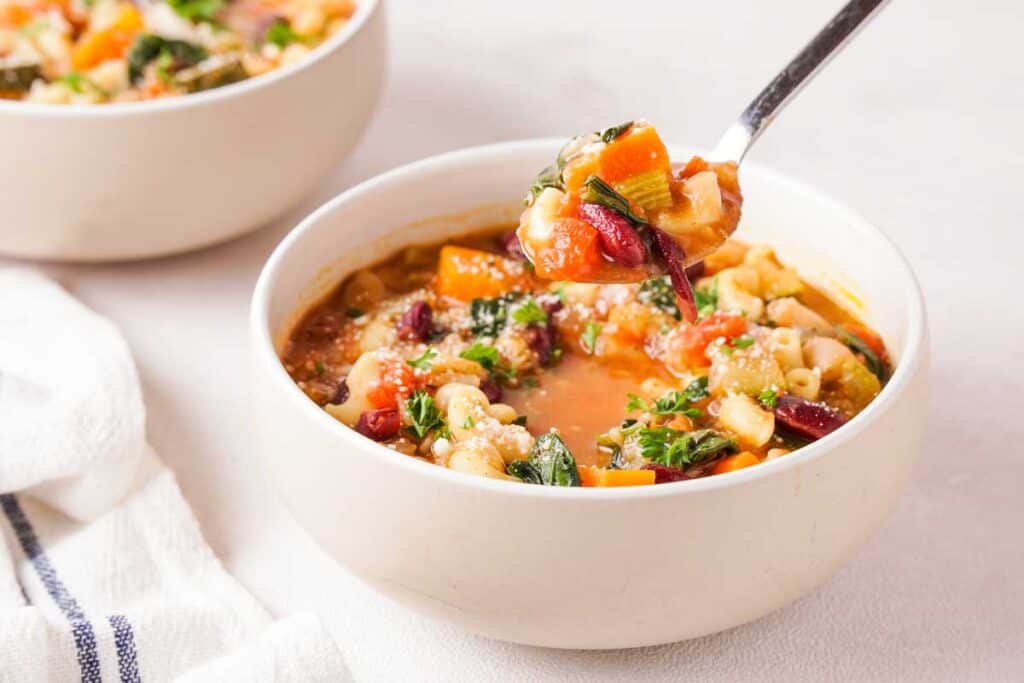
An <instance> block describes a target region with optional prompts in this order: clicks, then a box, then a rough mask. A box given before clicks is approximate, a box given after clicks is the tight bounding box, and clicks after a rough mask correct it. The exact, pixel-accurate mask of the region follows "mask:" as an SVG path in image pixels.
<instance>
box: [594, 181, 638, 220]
mask: <svg viewBox="0 0 1024 683" xmlns="http://www.w3.org/2000/svg"><path fill="white" fill-rule="evenodd" d="M582 199H583V201H585V202H591V203H594V204H600V205H601V206H604V207H607V208H609V209H611V210H612V211H614V212H615V213H617V214H619V215H620V216H622V217H623V218H625V219H626V220H627V221H629V222H630V223H632V224H633V225H634V226H640V225H646V224H647V221H645V220H644V219H643V218H641V217H640V216H638V215H636V214H635V213H633V209H632V208H630V205H629V200H628V199H626V198H625V197H623V196H622V195H621V194H619V193H618V192H616V191H615V188H613V187H612V186H611V185H609V184H608V183H606V182H605V181H603V180H601V179H600V178H598V177H597V176H596V175H592V176H588V177H587V179H586V180H584V181H583V197H582Z"/></svg>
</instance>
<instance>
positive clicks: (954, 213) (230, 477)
mask: <svg viewBox="0 0 1024 683" xmlns="http://www.w3.org/2000/svg"><path fill="white" fill-rule="evenodd" d="M838 4H839V2H838V0H831V1H829V2H817V3H810V2H800V1H799V0H783V1H782V2H772V3H766V2H755V1H754V0H736V1H732V2H716V3H710V2H697V1H696V0H685V1H684V0H674V1H673V2H669V1H667V0H666V1H664V2H661V1H657V0H646V1H644V0H636V1H634V2H630V3H622V2H616V1H615V0H573V1H571V2H570V1H567V0H562V1H560V2H554V1H552V0H547V1H545V2H541V1H539V0H526V1H524V2H518V3H497V2H469V1H464V2H459V1H458V0H444V1H442V0H432V1H431V2H418V1H417V0H394V1H393V2H391V4H390V23H391V28H392V37H393V54H392V72H391V83H390V88H389V90H388V92H387V94H386V96H385V98H384V101H383V102H382V105H381V107H380V110H379V115H378V116H377V118H376V120H375V122H374V123H373V125H372V126H371V128H370V130H369V132H368V134H367V135H366V138H365V140H364V142H363V143H362V145H361V146H360V147H359V149H358V151H357V152H356V154H355V155H354V156H353V157H352V158H351V159H350V160H349V161H348V162H347V163H346V164H345V165H343V166H342V167H340V168H339V169H338V171H337V173H336V174H335V175H334V176H333V177H332V178H331V179H330V180H329V181H328V182H326V183H325V184H324V185H323V186H321V187H320V188H318V189H317V190H316V191H315V196H314V197H313V198H311V199H310V200H309V201H308V202H306V203H305V205H304V206H303V207H301V208H300V209H298V210H296V211H294V212H293V213H291V214H290V215H289V216H287V217H286V218H285V219H283V220H281V221H279V222H277V223H276V224H275V225H273V226H271V227H268V228H266V229H264V230H262V231H260V232H257V233H255V234H253V235H250V236H248V237H246V238H243V239H241V240H238V241H236V242H233V243H231V244H227V245H223V246H219V247H215V248H212V249H208V250H205V251H202V252H200V253H195V254H191V255H186V256H181V257H174V258H168V259H162V260H156V261H151V262H146V263H138V264H127V265H116V266H84V267H75V266H48V267H47V270H49V271H50V272H52V273H54V274H55V275H57V276H58V277H59V278H60V280H61V281H62V282H63V283H64V284H65V285H66V286H68V287H69V288H70V289H71V290H72V291H73V292H74V293H75V294H76V295H78V296H79V297H80V298H82V299H83V300H84V301H85V302H86V303H88V304H89V305H90V306H92V307H93V308H95V309H96V310H98V311H99V312H101V313H103V314H104V315H107V316H109V317H110V318H112V319H113V320H114V321H115V322H116V323H117V324H118V325H120V327H121V329H122V330H123V331H124V334H125V335H126V336H127V338H128V341H129V343H130V345H131V347H132V349H133V351H134V353H135V357H136V360H137V362H138V365H139V369H140V372H141V376H142V379H143V382H144V388H145V395H146V401H147V404H148V408H149V434H150V438H151V440H152V442H153V443H154V444H155V445H156V447H157V449H158V450H159V452H160V453H161V454H162V456H163V457H164V459H165V460H166V461H167V462H168V463H169V465H170V466H171V467H172V468H173V470H174V471H175V472H176V474H177V476H178V478H179V480H180V482H181V485H182V488H183V490H184V492H185V495H186V497H187V499H188V501H189V502H190V503H191V504H192V506H193V508H194V509H195V512H196V514H197V516H198V517H199V520H200V522H201V524H202V527H203V529H204V531H205V534H206V536H207V538H208V539H209V541H210V543H211V545H212V546H213V548H214V549H215V551H216V552H217V553H218V555H219V556H220V557H221V558H223V560H224V562H225V564H226V565H227V567H228V568H229V569H230V571H232V572H233V573H234V574H235V575H236V576H237V577H238V578H239V579H240V580H241V581H242V582H243V583H244V584H245V585H246V586H247V587H248V588H249V589H250V590H252V592H253V593H255V595H256V596H257V597H258V598H260V599H261V600H262V601H263V602H264V603H265V604H266V605H267V606H268V607H269V608H270V609H271V610H272V611H274V612H275V613H282V614H283V613H288V612H293V611H297V610H304V609H314V610H316V611H317V612H319V613H320V614H321V615H322V616H323V617H324V619H325V620H326V622H327V623H328V625H329V626H330V628H331V629H332V631H333V632H334V633H335V634H336V635H337V636H338V638H339V640H341V641H343V642H342V645H343V648H344V650H345V651H346V654H347V656H348V658H349V662H350V666H351V668H352V671H353V673H354V674H355V675H356V677H357V678H359V679H361V680H362V679H366V680H370V679H381V680H384V679H390V678H393V677H396V676H398V675H399V674H400V673H401V672H403V671H406V672H407V671H409V670H410V668H411V669H412V670H414V671H415V670H416V666H417V664H416V661H417V660H416V658H417V654H416V653H417V652H422V651H432V652H433V653H435V657H434V658H433V659H432V660H431V661H432V662H433V664H432V665H431V668H430V669H429V670H420V675H419V676H417V678H423V679H435V680H444V679H448V680H451V679H454V678H457V677H458V674H459V672H460V671H466V670H474V671H477V672H480V671H486V672H489V673H490V674H491V675H493V676H494V677H503V678H515V679H524V678H537V677H538V673H537V672H539V671H546V672H548V673H549V674H551V675H552V676H554V675H555V673H556V672H557V677H558V678H561V679H574V678H578V679H580V680H584V679H585V680H613V679H616V678H619V677H626V676H628V677H630V678H633V679H635V680H665V679H675V678H683V677H685V678H688V679H693V680H790V681H793V680H825V679H845V680H865V679H884V680H932V681H936V680H1021V679H1022V678H1024V534H1022V531H1021V525H1022V522H1024V496H1022V495H1021V493H1020V491H1019V489H1020V487H1021V485H1022V483H1024V455H1022V452H1021V443H1022V438H1021V437H1022V436H1024V427H1022V425H1024V423H1022V420H1021V413H1022V411H1021V409H1022V408H1024V398H1022V397H1024V381H1022V375H1024V373H1022V371H1021V364H1022V363H1024V351H1022V350H1021V348H1022V347H1021V344H1022V341H1024V314H1022V309H1021V304H1020V295H1019V294H1018V291H1019V288H1020V287H1021V282H1020V279H1019V276H1020V273H1021V268H1020V258H1021V256H1020V253H1021V250H1022V248H1024V238H1022V236H1021V234H1022V231H1021V225H1020V222H1021V221H1020V219H1021V217H1022V212H1021V209H1020V208H1019V207H1020V204H1019V202H1020V198H1021V196H1022V194H1024V191H1022V189H1021V184H1022V181H1024V161H1022V158H1024V157H1022V153H1024V134H1022V128H1024V126H1022V123H1021V115H1022V112H1024V88H1022V87H1021V77H1022V71H1024V68H1022V65H1024V57H1022V56H1021V54H1022V53H1021V50H1020V42H1021V40H1022V38H1021V35H1022V32H1021V29H1022V28H1024V8H1022V7H1024V6H1022V5H1020V4H1019V3H1015V2H1011V0H1001V1H999V0H979V1H976V2H972V3H964V2H952V1H951V0H900V1H899V2H894V3H892V5H891V6H890V7H889V8H888V9H887V10H886V11H885V12H884V13H883V14H882V15H881V16H880V17H879V18H878V19H877V20H876V22H875V23H874V24H873V25H872V26H870V27H869V28H868V29H867V30H866V31H865V32H864V33H863V34H861V36H860V37H859V38H858V39H857V41H856V42H855V43H854V45H853V46H852V47H851V48H850V49H849V50H848V51H847V52H846V53H844V54H843V55H842V56H840V57H839V58H838V59H837V61H836V62H834V63H833V64H832V65H831V66H830V67H829V68H828V69H827V70H826V71H825V72H824V73H823V74H822V75H821V77H820V79H819V80H818V81H817V82H816V83H814V84H813V85H812V86H811V87H810V88H809V89H808V90H807V91H806V92H805V93H804V94H803V95H801V97H800V98H799V99H798V100H797V102H796V103H794V104H793V105H792V107H791V109H790V110H789V111H787V112H786V114H785V115H784V116H783V117H782V118H781V119H780V120H779V121H778V122H777V123H776V124H775V125H774V127H773V129H772V130H771V131H770V132H769V133H768V134H767V135H766V136H765V137H764V138H763V139H762V141H761V142H760V143H759V144H758V146H757V149H756V150H755V152H754V153H753V154H752V158H753V159H756V160H757V161H759V162H761V163H764V164H767V165H771V166H775V167H777V168H779V169H781V170H784V171H787V172H789V173H791V174H793V175H796V176H799V177H802V178H804V179H807V180H809V181H811V182H812V183H814V184H816V185H817V186H819V187H820V188H822V189H824V190H825V191H827V192H829V193H831V194H833V195H834V196H836V197H837V198H839V199H840V200H842V201H844V202H846V203H848V204H849V205H852V206H854V207H856V208H857V209H859V210H860V211H861V212H862V213H863V214H865V215H866V216H867V217H868V218H869V219H872V220H874V221H875V222H877V223H878V224H879V225H881V226H882V227H884V228H885V229H886V230H887V231H888V233H889V234H890V235H891V237H892V238H893V239H894V240H895V241H896V243H897V244H898V245H899V246H900V247H901V248H902V249H903V250H904V252H905V253H906V254H907V256H908V257H909V259H910V261H911V263H912V264H913V266H914V267H915V269H916V271H917V273H918V275H919V277H920V279H921V282H922V283H923V286H924V289H925V291H926V295H927V298H928V304H929V310H930V316H931V329H932V333H933V336H934V343H933V349H934V363H933V372H932V376H933V385H932V386H933V388H932V394H931V400H930V405H929V408H930V422H929V428H928V436H927V438H926V442H925V452H924V454H923V457H922V459H921V461H920V464H919V466H918V469H917V474H916V477H915V478H914V480H913V482H912V483H911V485H910V487H909V489H908V491H907V492H906V495H905V496H904V498H903V500H902V503H901V505H900V506H899V507H898V509H897V510H896V512H895V513H894V514H893V516H892V518H891V520H890V521H889V522H888V523H887V525H886V526H885V527H884V528H883V529H882V530H881V531H880V532H879V533H878V534H877V535H876V536H875V537H874V538H873V539H872V540H871V541H870V542H869V543H868V544H867V545H866V546H865V547H864V548H863V550H862V551H861V552H859V553H858V554H857V555H856V557H855V558H854V559H853V560H852V561H851V562H850V563H849V564H848V565H847V566H846V567H845V568H844V569H843V570H842V571H841V572H840V573H839V574H838V575H837V576H836V577H835V578H834V579H833V580H832V581H830V582H829V583H828V584H827V585H825V586H824V587H822V588H821V589H819V590H818V591H816V592H815V593H813V594H812V595H810V596H808V597H806V598H804V599H803V600H801V601H799V602H797V603H796V604H794V605H792V606H790V607H788V608H786V609H783V610H781V611H779V612H777V613H775V614H773V615H771V616H769V617H767V618H765V619H762V620H761V621H759V622H756V623H753V624H750V625H747V626H743V627H740V628H737V629H734V630H732V631H730V632H727V633H724V634H720V635H718V636H712V637H708V638H703V639H700V640H697V641H691V642H689V643H682V644H677V645H671V646H665V647H663V648H656V649H654V650H647V651H629V652H606V653H580V652H556V651H547V650H540V649H534V648H527V647H520V646H512V645H505V644H501V643H495V642H491V641H486V640H483V639H479V638H467V637H464V636H462V635H461V634H459V633H457V632H455V631H452V630H451V629H449V628H447V627H444V626H439V625H436V624H433V623H432V622H428V621H426V620H423V619H421V618H419V617H416V616H411V615H408V614H407V613H405V612H404V611H402V610H401V609H400V608H398V607H396V606H394V605H392V604H390V603H387V602H385V601H383V600H378V599H377V598H375V597H374V596H372V595H371V594H369V593H368V592H367V591H365V590H363V589H361V588H359V587H353V586H352V585H351V584H352V579H350V578H349V577H347V576H346V575H345V574H344V573H343V572H342V571H341V570H340V569H338V568H337V567H336V566H335V565H333V563H331V562H330V561H329V560H328V559H327V558H326V557H325V556H324V555H322V554H321V553H320V552H319V550H317V549H316V548H315V547H313V546H312V544H311V542H309V541H308V540H307V539H306V538H305V537H304V536H303V535H302V534H301V532H299V531H298V530H297V529H296V528H295V527H294V525H293V524H292V523H291V521H290V520H289V519H288V518H287V517H286V516H285V515H284V514H283V511H282V510H281V508H280V507H279V506H278V505H277V504H276V503H275V502H274V500H273V498H272V496H271V494H270V492H269V490H268V488H267V486H266V485H265V484H264V483H263V482H262V481H261V480H260V478H259V476H258V474H257V473H256V472H255V471H254V466H253V462H252V461H251V458H250V455H249V443H248V437H247V433H248V430H247V420H248V417H249V411H248V407H247V398H248V392H247V375H246V317H247V306H248V300H249V295H250V291H251V289H252V286H253V283H254V281H255V278H256V275H257V273H258V271H259V268H260V266H261V264H262V263H263V261H264V259H265V258H266V257H267V255H268V253H269V252H270V250H271V249H272V248H273V246H274V245H275V244H276V243H277V242H278V240H279V239H280V238H281V236H282V235H283V234H284V233H285V232H286V231H287V230H288V229H289V227H290V226H291V225H293V224H294V223H295V222H296V221H297V219H298V218H299V217H301V216H302V215H304V214H305V213H306V212H307V211H308V210H309V209H311V208H312V207H314V206H316V205H318V204H319V203H320V202H322V201H323V200H324V199H326V198H328V197H330V196H332V195H334V194H335V193H337V192H338V191H340V190H341V189H343V188H345V187H348V186H350V185H351V184H353V183H355V182H357V181H359V180H362V179H364V178H367V177H369V176H371V175H373V174H376V173H378V172H380V171H383V170H385V169H387V168H390V167H392V166H395V165H396V164H399V163H403V162H406V161H410V160H413V159H417V158H420V157H423V156H427V155H430V154H434V153H437V152H442V151H445V150H449V149H453V148H456V147H462V146H468V145H473V144H479V143H486V142H494V141H500V140H510V139H515V138H523V137H533V136H551V135H556V136H563V135H568V134H570V133H573V132H575V131H580V130H590V129H594V128H598V127H602V126H604V125H606V124H610V123H615V122H617V121H620V120H624V119H628V118H632V117H635V116H637V115H641V116H644V117H645V118H648V119H649V120H651V121H653V122H655V123H656V124H657V125H658V126H659V128H660V129H661V130H662V131H663V133H664V134H665V135H666V136H667V137H668V138H670V139H672V140H674V141H678V142H684V143H690V144H695V145H707V146H710V145H711V144H713V143H714V141H715V140H716V138H717V136H718V134H719V133H720V132H721V131H722V130H723V129H724V127H725V126H726V125H727V123H728V122H729V121H730V120H731V119H732V117H733V116H734V115H735V114H736V113H738V112H739V110H740V109H741V108H742V107H743V106H744V105H745V104H746V102H747V101H748V99H749V98H750V97H751V96H752V95H753V93H755V92H756V91H757V90H758V89H759V88H760V87H761V86H762V85H763V84H764V83H765V82H767V80H768V79H769V78H770V77H771V76H772V75H773V74H774V72H775V71H776V69H777V68H778V67H780V66H781V65H782V63H783V62H784V61H785V60H786V59H788V58H789V56H790V55H791V54H792V53H793V52H794V51H795V49H796V47H797V46H799V45H800V44H802V42H803V41H804V40H805V39H806V37H808V36H809V35H810V34H811V33H812V32H813V31H814V30H816V29H817V28H818V27H819V26H820V25H821V24H822V23H823V22H824V21H825V20H826V19H827V18H828V16H830V14H831V13H832V11H833V10H834V9H835V8H836V6H837V5H838ZM393 633H398V634H400V635H401V637H400V639H396V640H395V641H393V647H392V648H391V649H392V655H391V656H389V657H387V658H381V657H378V656H376V655H374V654H373V653H374V652H379V650H378V649H375V648H379V645H376V646H374V647H371V646H370V644H372V643H380V642H381V641H382V640H383V641H386V640H387V639H389V638H393V637H394V636H393V635H392V634H393ZM438 653H440V654H441V655H450V656H441V657H437V656H436V655H437V654H438ZM438 660H441V661H442V663H441V664H438V663H437V661H438Z"/></svg>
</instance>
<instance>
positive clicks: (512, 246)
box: [500, 230, 529, 261]
mask: <svg viewBox="0 0 1024 683" xmlns="http://www.w3.org/2000/svg"><path fill="white" fill-rule="evenodd" d="M500 240H501V248H502V249H504V250H505V255H506V256H508V257H509V258H510V259H515V260H516V261H527V260H529V259H527V258H526V252H524V251H523V245H521V244H520V243H519V237H518V236H517V235H516V231H515V230H512V231H509V232H506V233H505V234H504V235H502V236H501V238H500Z"/></svg>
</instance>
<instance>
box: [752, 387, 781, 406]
mask: <svg viewBox="0 0 1024 683" xmlns="http://www.w3.org/2000/svg"><path fill="white" fill-rule="evenodd" d="M757 400H758V401H760V403H761V405H763V406H764V407H765V408H769V409H771V408H774V407H775V404H776V403H778V402H779V392H777V391H776V390H775V389H765V390H764V391H762V392H761V393H760V394H758V395H757Z"/></svg>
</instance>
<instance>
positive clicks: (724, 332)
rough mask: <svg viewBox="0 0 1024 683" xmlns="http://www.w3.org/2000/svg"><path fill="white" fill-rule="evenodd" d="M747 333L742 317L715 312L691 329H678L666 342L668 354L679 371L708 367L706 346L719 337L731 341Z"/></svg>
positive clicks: (744, 320) (745, 322)
mask: <svg viewBox="0 0 1024 683" xmlns="http://www.w3.org/2000/svg"><path fill="white" fill-rule="evenodd" d="M746 331H747V321H746V319H745V318H743V316H739V315H733V314H730V313H722V312H720V311H717V312H715V313H712V314H711V315H709V316H708V317H707V318H705V319H704V320H701V321H700V322H699V323H697V324H696V325H694V326H692V327H684V328H681V329H679V330H678V331H676V332H675V334H673V335H672V337H671V338H670V339H669V341H668V348H669V354H670V355H671V357H672V358H673V359H674V360H675V361H676V363H674V365H677V367H679V368H680V369H685V368H699V367H703V366H706V365H710V364H711V361H709V360H708V358H707V356H706V355H705V353H704V352H705V351H706V350H707V348H708V344H710V343H711V342H713V341H715V340H716V339H718V338H719V337H724V338H725V339H732V338H733V337H738V336H740V335H742V334H743V333H745V332H746Z"/></svg>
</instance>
